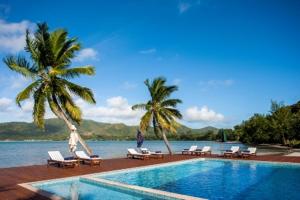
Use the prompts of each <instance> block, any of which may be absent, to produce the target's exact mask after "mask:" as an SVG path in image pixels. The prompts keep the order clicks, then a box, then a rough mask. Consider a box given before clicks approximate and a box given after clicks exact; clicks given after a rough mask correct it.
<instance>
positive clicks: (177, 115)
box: [163, 108, 182, 119]
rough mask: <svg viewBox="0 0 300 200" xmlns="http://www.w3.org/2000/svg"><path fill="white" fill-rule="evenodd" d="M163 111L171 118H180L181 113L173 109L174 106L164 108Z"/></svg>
mask: <svg viewBox="0 0 300 200" xmlns="http://www.w3.org/2000/svg"><path fill="white" fill-rule="evenodd" d="M163 111H164V112H165V113H166V114H167V115H168V116H171V117H173V118H177V119H182V114H181V113H180V111H179V110H177V109H174V108H164V109H163Z"/></svg>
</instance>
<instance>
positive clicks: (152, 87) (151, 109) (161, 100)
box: [132, 77, 182, 154]
mask: <svg viewBox="0 0 300 200" xmlns="http://www.w3.org/2000/svg"><path fill="white" fill-rule="evenodd" d="M144 83H145V85H146V87H147V89H148V91H149V93H150V99H149V100H148V101H147V102H146V103H141V104H136V105H134V106H132V109H133V110H136V109H141V110H144V111H145V114H144V115H143V116H142V118H141V120H140V129H141V131H142V132H145V131H147V130H148V129H149V127H150V124H152V126H153V129H154V133H155V135H156V136H157V137H160V136H162V138H163V140H164V142H165V145H166V147H167V149H168V151H169V154H172V149H171V146H170V144H169V141H168V138H167V136H166V132H172V133H176V130H177V128H178V127H179V126H180V124H179V123H178V122H177V120H178V119H181V118H182V115H181V113H180V111H179V110H177V109H176V107H177V104H179V103H182V101H181V100H180V99H172V98H170V96H171V94H172V93H173V92H175V91H177V90H178V87H177V86H176V85H170V86H168V85H166V79H165V78H163V77H158V78H155V79H154V80H153V81H152V82H150V81H149V79H146V80H145V82H144Z"/></svg>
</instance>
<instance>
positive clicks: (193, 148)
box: [181, 145, 197, 155]
mask: <svg viewBox="0 0 300 200" xmlns="http://www.w3.org/2000/svg"><path fill="white" fill-rule="evenodd" d="M196 150H197V146H196V145H193V146H191V147H190V148H189V149H183V150H182V152H181V153H182V155H193V153H194V152H195V151H196Z"/></svg>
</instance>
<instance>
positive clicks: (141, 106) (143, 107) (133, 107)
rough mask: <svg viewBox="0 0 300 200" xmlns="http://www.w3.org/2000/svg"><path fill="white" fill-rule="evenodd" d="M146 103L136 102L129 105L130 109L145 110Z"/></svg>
mask: <svg viewBox="0 0 300 200" xmlns="http://www.w3.org/2000/svg"><path fill="white" fill-rule="evenodd" d="M146 107H147V104H143V103H141V104H136V105H133V106H132V107H131V109H132V110H146Z"/></svg>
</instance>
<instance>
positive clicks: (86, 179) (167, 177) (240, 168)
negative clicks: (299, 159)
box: [30, 158, 300, 200]
mask: <svg viewBox="0 0 300 200" xmlns="http://www.w3.org/2000/svg"><path fill="white" fill-rule="evenodd" d="M299 180H300V165H299V164H283V163H268V162H257V161H232V160H222V159H203V158H202V159H194V160H189V161H180V162H174V163H167V164H160V165H154V166H149V167H139V168H132V169H126V170H119V171H113V172H106V173H99V174H90V175H86V176H82V177H75V178H71V179H70V178H68V179H61V180H58V181H57V180H54V181H46V182H38V183H30V185H31V186H33V187H34V188H37V189H38V190H41V191H47V192H50V193H51V194H55V195H58V196H60V197H63V198H65V199H85V200H92V199H99V198H101V199H112V200H113V199H118V200H119V199H124V200H126V199H133V200H135V199H136V200H139V199H144V200H146V199H147V200H148V199H149V200H150V199H193V197H195V198H194V199H197V198H198V199H213V200H214V199H232V200H238V199H300V195H299V193H300V181H299ZM180 195H181V196H180ZM73 196H75V198H73Z"/></svg>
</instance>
